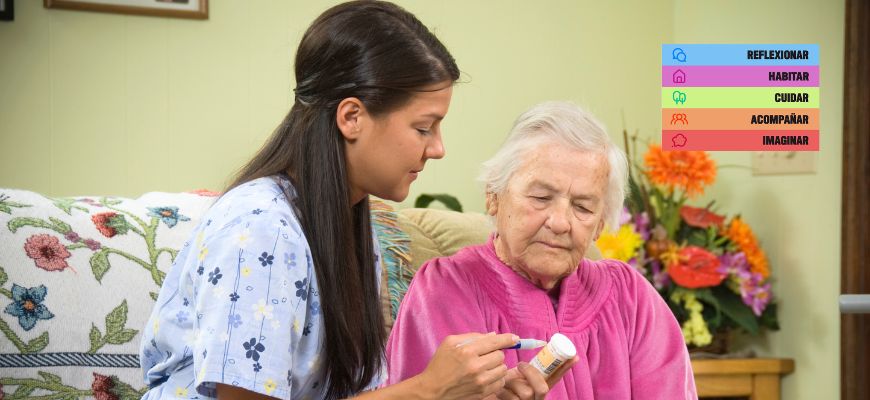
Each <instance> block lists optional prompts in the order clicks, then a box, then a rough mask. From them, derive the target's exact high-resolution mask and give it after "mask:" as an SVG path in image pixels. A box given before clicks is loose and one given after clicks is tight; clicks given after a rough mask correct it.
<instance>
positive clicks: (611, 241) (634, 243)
mask: <svg viewBox="0 0 870 400" xmlns="http://www.w3.org/2000/svg"><path fill="white" fill-rule="evenodd" d="M641 245H643V239H641V237H640V235H638V234H637V232H635V231H634V229H632V227H631V226H630V225H627V224H626V225H623V226H621V227H619V230H618V231H616V232H615V233H613V232H611V231H609V230H608V231H605V232H604V233H602V234H601V236H600V237H599V238H598V240H597V241H596V242H595V246H596V247H598V249H599V250H601V256H602V257H603V258H611V259H616V260H620V261H623V262H627V261H628V260H631V258H632V257H634V256H635V255H636V254H637V249H638V248H640V246H641Z"/></svg>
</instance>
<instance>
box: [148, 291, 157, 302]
mask: <svg viewBox="0 0 870 400" xmlns="http://www.w3.org/2000/svg"><path fill="white" fill-rule="evenodd" d="M148 295H149V296H151V300H154V301H157V293H154V292H148Z"/></svg>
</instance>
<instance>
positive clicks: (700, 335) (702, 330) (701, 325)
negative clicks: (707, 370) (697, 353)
mask: <svg viewBox="0 0 870 400" xmlns="http://www.w3.org/2000/svg"><path fill="white" fill-rule="evenodd" d="M671 300H672V301H673V302H674V303H677V304H680V303H681V302H682V303H683V306H684V307H685V308H686V309H687V310H689V319H687V320H686V321H685V322H683V329H682V331H683V339H685V340H686V343H687V344H693V345H695V346H698V347H700V346H706V345H708V344H710V343H712V342H713V335H711V334H710V328H708V327H707V322H706V321H704V316H703V315H702V314H701V313H702V312H703V311H704V304H702V303H701V302H700V301H698V298H697V297H695V292H692V291H688V290H676V291H674V292H673V293H671Z"/></svg>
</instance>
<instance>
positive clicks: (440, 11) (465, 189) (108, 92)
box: [0, 0, 844, 399]
mask: <svg viewBox="0 0 870 400" xmlns="http://www.w3.org/2000/svg"><path fill="white" fill-rule="evenodd" d="M210 3H211V4H210V16H209V20H207V21H191V20H182V19H170V18H151V17H133V16H123V15H117V14H99V13H90V12H76V11H64V10H46V9H44V8H43V7H42V2H40V1H37V0H19V1H18V2H16V10H15V11H16V20H15V21H14V22H11V23H0V187H14V188H24V189H30V190H35V191H39V192H42V193H45V194H48V195H85V194H112V195H122V196H137V195H139V194H141V193H143V192H147V191H184V190H191V189H198V188H209V189H220V188H221V187H222V186H223V185H224V184H225V183H226V182H227V179H228V177H229V175H230V174H232V173H233V171H234V170H235V169H236V168H238V167H239V166H240V165H241V164H242V163H243V162H244V161H245V160H246V159H247V158H248V157H249V156H250V155H251V154H252V153H253V152H254V151H255V150H256V149H257V148H258V147H259V145H260V144H261V143H262V142H263V140H264V139H265V138H266V136H268V134H269V133H270V132H271V131H272V129H273V128H274V127H275V126H276V125H277V124H278V122H279V121H280V120H281V118H282V117H283V115H284V113H286V111H287V109H288V106H289V104H290V102H291V89H292V88H293V87H294V82H293V79H292V73H291V71H292V55H293V52H294V50H295V47H296V45H297V44H298V42H299V39H300V38H301V35H302V33H303V31H304V30H305V28H306V27H307V26H308V24H309V23H310V22H311V21H312V20H313V19H314V18H315V17H316V16H317V15H318V14H319V13H320V12H321V11H323V10H324V9H325V8H327V7H328V6H329V5H331V4H333V2H331V1H305V2H291V1H284V0H274V1H266V0H259V1H250V2H248V1H245V2H242V1H229V0H212V1H211V2H210ZM400 4H402V5H404V6H405V7H407V8H408V9H409V10H411V11H412V12H414V13H415V14H417V16H418V17H419V18H420V19H421V20H422V21H423V22H424V23H426V24H427V25H429V26H430V27H432V28H433V29H434V30H435V32H436V33H437V34H438V35H439V37H440V38H441V39H442V41H444V42H445V43H446V44H447V46H448V48H450V50H451V51H452V53H453V55H454V56H455V57H456V59H457V61H458V63H459V65H460V68H461V69H462V71H463V75H464V76H463V79H462V80H463V81H464V82H465V83H463V84H461V85H459V86H457V88H456V89H455V91H454V98H453V104H452V106H451V111H450V114H449V115H448V118H447V119H446V120H445V122H444V125H443V129H444V135H445V145H446V148H447V157H446V158H445V159H444V160H441V161H435V162H431V163H430V164H429V165H428V166H427V169H426V172H424V174H422V175H421V177H420V179H419V180H418V181H417V182H416V183H415V186H414V187H413V188H412V191H411V195H410V196H409V200H407V201H406V202H405V203H403V204H402V206H408V205H409V204H410V202H411V201H413V199H414V198H415V197H416V195H417V194H419V193H423V192H448V193H452V194H454V195H457V196H458V197H459V199H460V200H461V201H462V203H463V204H464V205H465V206H466V208H467V209H469V210H472V211H481V210H482V209H483V196H482V193H481V190H480V188H479V186H478V185H477V184H476V183H475V177H476V175H477V173H478V166H479V165H480V163H481V162H482V161H483V160H484V159H486V158H487V157H488V156H489V155H491V154H493V153H494V151H495V150H496V149H497V148H498V146H499V145H500V143H501V142H502V140H503V138H504V135H505V134H506V132H507V131H508V129H509V128H510V125H511V123H512V121H513V119H514V118H515V117H516V116H517V115H518V114H519V113H520V112H522V111H523V110H525V109H526V108H528V107H529V106H531V105H533V104H535V103H537V102H540V101H543V100H549V99H566V100H573V101H576V102H578V103H580V104H583V105H585V106H587V107H588V108H589V109H590V110H591V111H592V112H593V113H595V114H596V115H598V117H599V118H600V119H601V120H602V121H603V122H604V123H605V125H606V126H608V127H609V130H610V133H611V135H612V136H613V137H614V139H615V140H617V141H618V142H619V143H621V141H622V136H621V130H622V128H623V115H624V120H625V126H627V127H628V128H629V130H630V131H634V130H635V129H638V130H639V132H640V133H641V135H642V136H644V137H648V138H653V140H658V138H657V136H658V127H659V126H660V103H659V102H660V100H659V97H660V94H659V93H660V92H659V91H660V81H659V79H660V58H659V57H660V45H661V44H662V43H677V42H682V43H818V44H819V45H820V48H821V54H822V57H821V71H822V77H821V79H822V85H821V87H822V89H821V124H822V128H821V130H822V135H821V151H820V152H819V154H818V172H817V173H816V174H813V175H796V176H775V177H754V176H752V175H751V174H750V173H749V172H748V171H747V170H746V169H742V168H728V169H723V170H722V171H721V173H720V176H719V179H718V181H717V184H716V185H715V187H713V188H712V189H711V190H709V191H708V195H707V196H706V198H705V199H703V200H706V199H713V198H715V199H716V200H717V203H718V204H719V205H720V209H721V210H722V211H724V212H728V213H741V214H742V215H743V216H744V217H745V218H746V220H747V221H748V222H749V223H750V224H752V226H753V227H754V228H755V230H756V232H757V234H758V236H759V237H760V239H761V240H762V244H763V246H764V248H765V250H766V251H767V253H768V256H769V258H770V261H771V265H772V269H773V275H774V277H775V279H776V280H775V283H774V290H775V293H776V294H777V296H778V297H779V302H780V310H781V311H780V312H781V324H782V327H783V329H782V330H781V331H780V332H778V333H774V334H771V335H768V336H767V337H766V338H764V339H750V340H744V341H745V342H746V344H747V345H748V346H751V347H753V348H755V349H756V350H757V351H758V352H759V353H760V354H762V355H769V356H780V357H792V358H794V359H795V360H796V363H797V370H796V372H795V373H794V374H793V375H791V376H789V377H787V378H785V380H784V383H783V395H784V397H783V398H787V399H817V398H835V397H837V396H838V395H839V365H840V363H839V329H840V328H839V316H838V313H837V308H836V296H837V295H838V294H839V279H840V274H839V271H840V267H839V252H840V250H839V249H840V247H839V246H840V244H839V243H840V241H839V234H840V189H841V187H840V185H841V183H840V175H841V171H840V168H841V167H840V165H841V150H842V149H841V143H842V128H841V126H842V117H841V115H842V109H843V107H842V97H843V90H842V80H843V72H842V71H843V61H842V59H843V29H844V26H843V21H844V2H843V1H842V0H838V1H829V0H806V1H798V2H795V1H784V0H776V1H758V0H756V1H748V0H738V1H727V2H726V1H688V0H662V1H641V0H625V1H610V2H601V1H585V0H584V1H545V2H531V1H498V2H496V1H455V0H447V1H422V0H420V1H401V2H400ZM713 156H714V157H715V158H716V160H717V161H718V162H719V163H720V164H737V165H743V166H748V165H749V162H750V155H749V153H743V152H740V153H726V152H721V153H714V154H713Z"/></svg>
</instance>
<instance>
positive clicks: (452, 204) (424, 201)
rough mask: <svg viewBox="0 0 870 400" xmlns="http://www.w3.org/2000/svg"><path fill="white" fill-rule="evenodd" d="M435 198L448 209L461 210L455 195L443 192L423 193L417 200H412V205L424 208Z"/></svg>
mask: <svg viewBox="0 0 870 400" xmlns="http://www.w3.org/2000/svg"><path fill="white" fill-rule="evenodd" d="M436 200H437V201H439V202H441V203H442V204H444V206H445V207H447V208H448V209H450V210H453V211H458V212H462V204H460V203H459V200H458V199H457V198H456V197H453V196H451V195H449V194H445V193H439V194H429V193H423V194H421V195H420V196H418V197H417V200H415V201H414V207H417V208H426V207H429V204H431V203H432V202H433V201H436Z"/></svg>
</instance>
